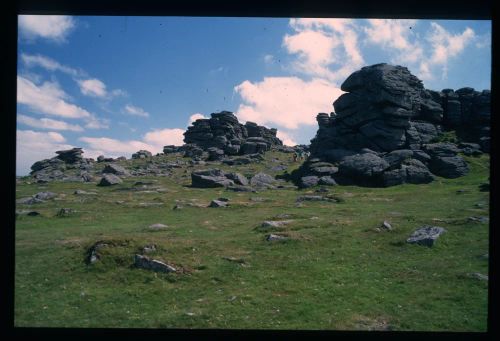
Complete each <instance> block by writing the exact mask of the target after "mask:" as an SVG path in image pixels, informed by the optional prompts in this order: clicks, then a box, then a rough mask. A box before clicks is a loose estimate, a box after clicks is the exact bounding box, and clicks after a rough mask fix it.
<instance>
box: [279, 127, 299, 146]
mask: <svg viewBox="0 0 500 341" xmlns="http://www.w3.org/2000/svg"><path fill="white" fill-rule="evenodd" d="M276 136H277V137H278V138H279V139H280V140H281V141H283V144H284V145H285V146H295V145H296V144H297V142H295V140H294V139H293V138H292V137H291V136H290V134H288V133H286V132H284V131H283V130H278V132H277V133H276Z"/></svg>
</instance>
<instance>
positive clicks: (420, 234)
mask: <svg viewBox="0 0 500 341" xmlns="http://www.w3.org/2000/svg"><path fill="white" fill-rule="evenodd" d="M444 232H446V230H445V229H444V228H442V227H439V226H430V225H424V226H422V227H420V228H419V229H417V230H416V231H415V232H413V233H412V235H411V236H410V238H408V239H407V240H406V242H407V243H410V244H419V245H424V246H429V247H431V246H433V245H434V242H435V241H436V239H437V238H439V236H440V235H441V234H443V233H444Z"/></svg>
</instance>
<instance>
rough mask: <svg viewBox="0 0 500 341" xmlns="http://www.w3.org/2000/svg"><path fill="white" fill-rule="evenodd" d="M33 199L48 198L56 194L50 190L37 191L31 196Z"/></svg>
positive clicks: (52, 197)
mask: <svg viewBox="0 0 500 341" xmlns="http://www.w3.org/2000/svg"><path fill="white" fill-rule="evenodd" d="M33 197H34V198H35V199H38V200H49V199H54V198H55V197H57V194H55V193H52V192H38V193H37V194H35V195H34V196H33Z"/></svg>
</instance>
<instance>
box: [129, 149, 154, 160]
mask: <svg viewBox="0 0 500 341" xmlns="http://www.w3.org/2000/svg"><path fill="white" fill-rule="evenodd" d="M152 156H153V154H152V153H151V152H150V151H147V150H144V149H141V150H139V151H138V152H135V153H134V154H132V159H148V158H150V157H152Z"/></svg>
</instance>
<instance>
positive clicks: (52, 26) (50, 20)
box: [18, 15, 75, 42]
mask: <svg viewBox="0 0 500 341" xmlns="http://www.w3.org/2000/svg"><path fill="white" fill-rule="evenodd" d="M18 24H19V31H20V32H21V34H23V35H24V36H25V37H26V38H31V39H32V38H37V37H41V38H46V39H51V40H54V41H58V42H61V41H64V40H65V38H66V36H67V35H68V34H69V32H71V30H72V29H73V28H74V27H75V21H74V20H73V18H72V17H70V16H67V15H19V16H18Z"/></svg>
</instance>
